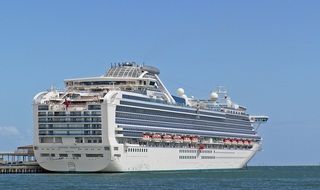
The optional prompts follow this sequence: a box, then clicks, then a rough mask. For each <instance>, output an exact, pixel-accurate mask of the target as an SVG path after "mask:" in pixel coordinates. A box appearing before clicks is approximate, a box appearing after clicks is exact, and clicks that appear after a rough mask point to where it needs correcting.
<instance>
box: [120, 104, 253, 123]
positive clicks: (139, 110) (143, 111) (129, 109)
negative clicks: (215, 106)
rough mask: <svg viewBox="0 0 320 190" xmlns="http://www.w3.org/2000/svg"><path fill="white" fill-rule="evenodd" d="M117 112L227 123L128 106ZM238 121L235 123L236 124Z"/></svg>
mask: <svg viewBox="0 0 320 190" xmlns="http://www.w3.org/2000/svg"><path fill="white" fill-rule="evenodd" d="M116 111H122V112H129V113H137V114H149V115H154V116H165V117H176V118H180V119H192V120H200V121H213V122H226V120H225V119H223V118H213V117H207V116H200V117H199V115H196V114H194V115H191V114H183V113H172V112H167V111H158V110H149V109H143V108H134V107H127V106H117V107H116ZM235 122H237V121H233V122H232V123H235ZM238 124H242V125H248V124H249V122H242V121H238Z"/></svg>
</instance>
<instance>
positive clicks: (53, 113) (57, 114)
mask: <svg viewBox="0 0 320 190" xmlns="http://www.w3.org/2000/svg"><path fill="white" fill-rule="evenodd" d="M38 116H101V112H100V111H91V112H90V111H84V112H81V111H71V112H70V113H66V112H38Z"/></svg>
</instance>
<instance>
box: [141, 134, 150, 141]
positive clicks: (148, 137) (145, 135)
mask: <svg viewBox="0 0 320 190" xmlns="http://www.w3.org/2000/svg"><path fill="white" fill-rule="evenodd" d="M142 140H144V141H151V137H150V136H149V135H147V134H144V135H143V137H142Z"/></svg>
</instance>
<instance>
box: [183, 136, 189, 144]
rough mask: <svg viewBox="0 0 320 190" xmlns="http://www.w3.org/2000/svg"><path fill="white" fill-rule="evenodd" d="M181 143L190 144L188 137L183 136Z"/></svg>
mask: <svg viewBox="0 0 320 190" xmlns="http://www.w3.org/2000/svg"><path fill="white" fill-rule="evenodd" d="M183 142H184V143H191V139H190V137H188V136H184V137H183Z"/></svg>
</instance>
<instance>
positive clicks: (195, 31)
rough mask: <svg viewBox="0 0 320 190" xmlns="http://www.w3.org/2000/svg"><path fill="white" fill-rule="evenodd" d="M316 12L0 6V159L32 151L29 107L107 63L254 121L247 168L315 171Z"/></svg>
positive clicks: (168, 0)
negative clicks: (149, 70)
mask: <svg viewBox="0 0 320 190" xmlns="http://www.w3.org/2000/svg"><path fill="white" fill-rule="evenodd" d="M319 8H320V2H319V1H312V0H309V1H295V0H283V1H279V0H274V1H273V0H270V1H254V0H252V1H250V0H246V1H236V0H235V1H218V0H208V1H207V0H202V1H190V0H183V1H182V0H180V1H179V0H176V1H172V0H162V1H143V0H140V1H130V0H127V1H121V0H117V1H112V0H110V1H103V0H95V1H82V0H69V1H63V0H57V1H41V0H38V1H36V0H29V1H22V0H21V1H18V0H13V1H0V81H1V89H0V105H1V108H2V109H0V150H1V151H11V150H14V149H15V147H17V146H20V145H26V144H31V143H32V141H33V139H32V138H33V121H32V99H33V97H34V96H35V95H36V94H37V93H38V92H40V91H44V90H46V89H49V88H50V87H51V86H55V87H56V88H58V89H63V88H64V86H63V80H64V79H67V78H75V77H87V76H101V75H103V74H104V73H105V72H106V69H107V68H108V67H109V66H110V63H114V62H123V61H135V62H137V63H144V64H147V65H153V66H156V67H158V68H159V69H160V72H161V74H160V77H161V79H162V81H163V82H164V83H165V84H166V86H167V87H168V89H169V90H170V91H171V93H173V94H175V93H176V89H177V88H179V87H182V88H184V89H185V91H186V94H187V95H189V96H191V95H192V96H195V97H198V98H208V97H209V94H210V92H211V91H212V90H214V89H215V88H216V87H217V86H221V85H222V86H224V87H226V88H227V89H228V91H229V95H230V96H231V98H232V100H233V101H234V102H236V103H238V104H240V105H243V106H246V107H247V108H248V113H250V114H253V115H268V116H269V117H270V120H269V122H268V123H267V124H266V125H264V126H262V127H261V128H260V129H259V134H260V135H261V136H262V137H263V150H262V151H260V152H258V154H257V155H256V156H255V157H254V158H253V160H251V161H250V165H314V164H316V165H319V164H320V151H319V146H320V143H319V142H320V141H319V140H318V139H319V136H320V111H319V108H320V103H319V100H318V99H319V97H320V88H319V82H320V63H319V61H320V53H319V52H320V51H319V50H320V35H319V34H320V24H319V20H320V12H319Z"/></svg>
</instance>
